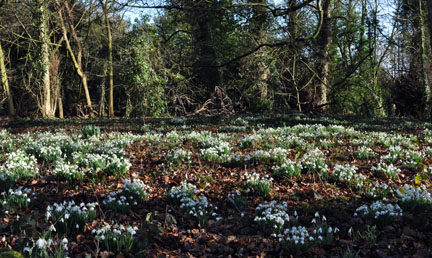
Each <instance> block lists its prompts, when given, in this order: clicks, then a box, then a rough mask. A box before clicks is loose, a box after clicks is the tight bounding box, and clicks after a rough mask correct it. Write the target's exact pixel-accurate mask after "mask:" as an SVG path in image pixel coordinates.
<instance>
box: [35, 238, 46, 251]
mask: <svg viewBox="0 0 432 258" xmlns="http://www.w3.org/2000/svg"><path fill="white" fill-rule="evenodd" d="M46 244H47V241H46V240H45V239H42V238H39V239H38V240H37V241H36V246H37V247H38V248H39V249H42V248H44V247H45V246H46Z"/></svg>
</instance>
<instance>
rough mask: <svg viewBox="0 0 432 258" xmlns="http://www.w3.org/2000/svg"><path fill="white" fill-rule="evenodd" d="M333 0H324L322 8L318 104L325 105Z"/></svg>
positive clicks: (323, 107) (324, 107)
mask: <svg viewBox="0 0 432 258" xmlns="http://www.w3.org/2000/svg"><path fill="white" fill-rule="evenodd" d="M332 2H333V1H332V0H323V5H322V10H323V12H322V13H323V20H322V21H323V22H322V26H321V31H320V36H319V44H320V46H319V47H321V49H320V50H319V58H320V59H321V61H320V66H321V67H320V69H319V75H320V82H319V86H318V90H319V93H320V96H319V100H318V105H323V104H325V103H327V92H328V89H327V86H328V75H329V66H330V63H329V62H330V61H329V49H330V43H331V11H332V9H331V6H332ZM326 107H327V106H322V109H326Z"/></svg>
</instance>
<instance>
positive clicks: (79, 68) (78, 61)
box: [56, 0, 94, 116]
mask: <svg viewBox="0 0 432 258" xmlns="http://www.w3.org/2000/svg"><path fill="white" fill-rule="evenodd" d="M56 4H57V7H58V9H57V13H58V16H59V19H60V24H61V29H62V33H63V37H64V40H65V42H66V48H67V51H68V52H69V55H70V56H71V59H72V62H73V64H74V67H75V70H76V72H77V74H78V76H79V77H80V78H81V83H82V85H83V88H84V94H85V99H86V104H87V107H88V109H89V112H90V116H93V115H94V113H93V106H92V102H91V97H90V92H89V89H88V84H87V74H86V73H85V72H84V70H83V65H82V53H83V48H82V46H81V43H80V41H79V38H78V35H77V34H76V31H75V25H74V24H73V22H72V21H73V14H72V10H71V8H70V6H69V3H68V2H67V1H65V3H64V6H65V7H66V13H67V15H68V21H67V22H68V24H69V29H70V32H71V35H72V38H73V39H74V41H75V44H76V49H77V50H76V51H77V54H76V55H75V53H74V51H73V49H72V46H71V43H70V40H69V37H68V35H67V28H66V24H65V19H64V17H63V12H62V10H61V5H60V4H59V1H58V0H56Z"/></svg>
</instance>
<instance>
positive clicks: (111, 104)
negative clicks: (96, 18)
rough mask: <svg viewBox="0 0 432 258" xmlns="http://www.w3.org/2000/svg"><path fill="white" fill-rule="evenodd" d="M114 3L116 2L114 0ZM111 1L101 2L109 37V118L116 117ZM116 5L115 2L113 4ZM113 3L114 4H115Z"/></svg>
mask: <svg viewBox="0 0 432 258" xmlns="http://www.w3.org/2000/svg"><path fill="white" fill-rule="evenodd" d="M113 1H114V0H113ZM109 2H110V1H109V0H105V4H103V3H102V1H100V3H101V4H102V6H103V12H104V17H105V25H106V30H107V37H108V71H109V106H108V116H109V117H114V70H113V55H112V52H113V50H112V48H113V46H112V43H113V38H112V33H111V24H110V20H109V16H108V4H109ZM113 3H114V2H113ZM113 3H112V4H113Z"/></svg>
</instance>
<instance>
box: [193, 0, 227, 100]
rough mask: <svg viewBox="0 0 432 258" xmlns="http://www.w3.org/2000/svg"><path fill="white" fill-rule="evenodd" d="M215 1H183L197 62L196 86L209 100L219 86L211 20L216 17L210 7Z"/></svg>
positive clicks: (195, 70) (194, 67)
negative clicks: (200, 88) (203, 90)
mask: <svg viewBox="0 0 432 258" xmlns="http://www.w3.org/2000/svg"><path fill="white" fill-rule="evenodd" d="M215 3H216V1H207V0H191V1H185V5H186V6H187V10H189V11H188V12H187V16H188V23H189V24H190V26H191V27H192V37H193V41H194V45H195V48H196V49H195V51H196V55H197V61H196V62H195V63H194V65H193V71H194V74H195V78H196V79H197V84H198V85H200V86H201V87H204V88H205V94H204V95H205V96H204V97H205V98H207V99H208V98H211V94H212V93H213V92H214V90H215V88H216V86H218V85H219V84H220V79H221V74H220V71H219V68H218V67H217V65H218V59H217V55H216V48H215V45H214V42H213V37H212V32H211V30H212V26H214V24H215V23H214V21H213V19H214V18H215V17H216V15H218V14H217V13H216V11H215V10H213V8H212V6H213V4H215Z"/></svg>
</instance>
